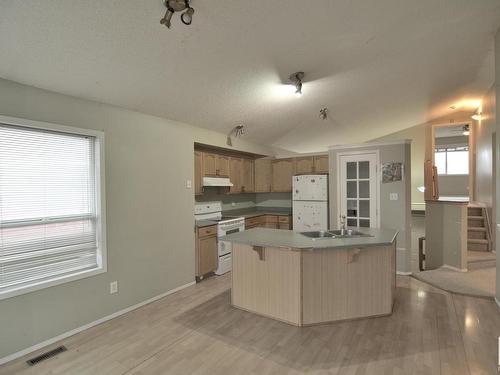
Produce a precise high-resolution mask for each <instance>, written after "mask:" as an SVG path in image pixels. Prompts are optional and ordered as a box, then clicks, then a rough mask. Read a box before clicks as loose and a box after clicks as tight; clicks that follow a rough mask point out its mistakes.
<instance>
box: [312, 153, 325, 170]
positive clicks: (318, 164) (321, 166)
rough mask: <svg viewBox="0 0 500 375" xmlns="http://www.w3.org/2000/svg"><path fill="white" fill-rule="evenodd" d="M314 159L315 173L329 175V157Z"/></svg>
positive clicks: (319, 156)
mask: <svg viewBox="0 0 500 375" xmlns="http://www.w3.org/2000/svg"><path fill="white" fill-rule="evenodd" d="M313 159H314V173H328V172H329V166H328V155H316V156H313Z"/></svg>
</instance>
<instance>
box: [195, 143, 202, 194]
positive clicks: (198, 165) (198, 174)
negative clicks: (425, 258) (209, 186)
mask: <svg viewBox="0 0 500 375" xmlns="http://www.w3.org/2000/svg"><path fill="white" fill-rule="evenodd" d="M202 158H203V153H202V152H200V151H195V152H194V194H195V195H200V194H203V168H202V164H203V161H202Z"/></svg>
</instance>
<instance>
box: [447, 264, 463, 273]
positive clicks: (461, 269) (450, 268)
mask: <svg viewBox="0 0 500 375" xmlns="http://www.w3.org/2000/svg"><path fill="white" fill-rule="evenodd" d="M441 268H447V269H449V270H452V271H457V272H467V268H457V267H453V266H449V265H447V264H443V265H442V266H441Z"/></svg>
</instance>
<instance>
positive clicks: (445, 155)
mask: <svg viewBox="0 0 500 375" xmlns="http://www.w3.org/2000/svg"><path fill="white" fill-rule="evenodd" d="M457 148H467V149H466V150H456V149H457ZM449 149H453V150H449ZM438 150H443V151H438ZM463 151H467V156H468V157H467V160H469V159H470V148H469V146H468V145H467V146H457V145H446V146H437V145H436V146H435V147H434V160H436V154H437V153H444V162H445V173H439V172H438V176H468V175H469V174H470V173H448V153H453V152H463ZM468 167H469V166H468ZM469 172H470V171H469Z"/></svg>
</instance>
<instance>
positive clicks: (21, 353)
mask: <svg viewBox="0 0 500 375" xmlns="http://www.w3.org/2000/svg"><path fill="white" fill-rule="evenodd" d="M194 284H196V281H193V282H190V283H187V284H184V285H181V286H179V287H177V288H175V289H172V290H169V291H168V292H165V293H162V294H160V295H157V296H155V297H153V298H150V299H148V300H146V301H142V302H139V303H138V304H136V305H133V306H129V307H127V308H125V309H123V310H120V311H117V312H114V313H113V314H111V315H107V316H105V317H103V318H100V319H97V320H95V321H93V322H90V323H88V324H85V325H83V326H81V327H78V328H75V329H72V330H71V331H68V332H64V333H62V334H60V335H58V336H55V337H52V338H50V339H48V340H45V341H42V342H40V343H38V344H35V345H33V346H30V347H29V348H26V349H23V350H20V351H18V352H15V353H12V354H10V355H8V356H6V357H3V358H0V365H3V364H4V363H7V362H10V361H13V360H14V359H17V358H19V357H22V356H24V355H26V354H29V353H31V352H34V351H35V350H38V349H41V348H43V347H45V346H47V345H51V344H53V343H55V342H57V341H60V340H63V339H65V338H67V337H70V336H73V335H75V334H77V333H79V332H82V331H85V330H86V329H89V328H92V327H94V326H96V325H98V324H101V323H104V322H107V321H108V320H111V319H114V318H116V317H119V316H120V315H123V314H126V313H128V312H130V311H132V310H135V309H138V308H139V307H142V306H144V305H147V304H149V303H152V302H154V301H157V300H159V299H161V298H163V297H166V296H168V295H170V294H173V293H175V292H178V291H180V290H182V289H185V288H187V287H189V286H191V285H194Z"/></svg>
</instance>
